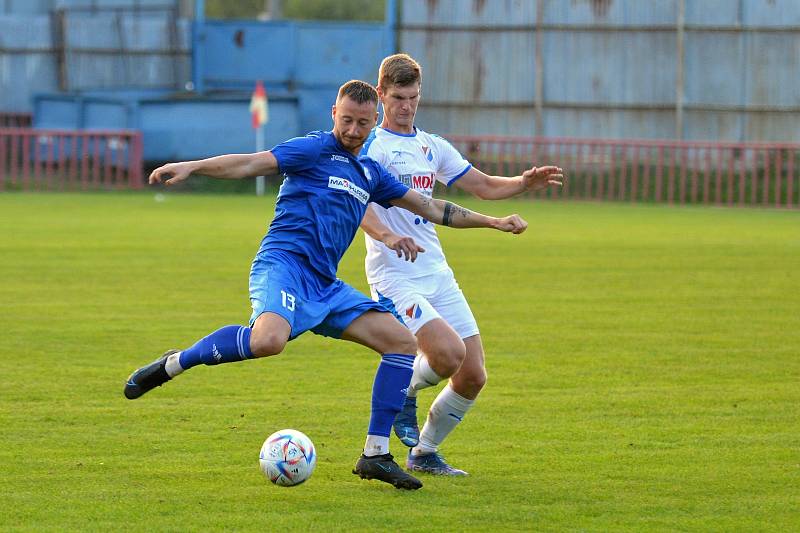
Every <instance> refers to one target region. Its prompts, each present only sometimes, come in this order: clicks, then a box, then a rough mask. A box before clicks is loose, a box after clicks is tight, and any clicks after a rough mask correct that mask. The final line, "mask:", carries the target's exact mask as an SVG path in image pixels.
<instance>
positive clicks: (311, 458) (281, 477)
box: [259, 429, 317, 487]
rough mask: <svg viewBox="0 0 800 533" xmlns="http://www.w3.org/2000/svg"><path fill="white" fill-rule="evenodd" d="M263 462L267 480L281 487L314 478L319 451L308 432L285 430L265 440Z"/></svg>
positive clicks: (261, 458) (262, 451) (262, 450)
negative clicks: (315, 448) (312, 475)
mask: <svg viewBox="0 0 800 533" xmlns="http://www.w3.org/2000/svg"><path fill="white" fill-rule="evenodd" d="M259 463H261V471H262V472H264V475H265V476H267V479H269V480H270V481H272V482H273V483H275V484H276V485H280V486H281V487H292V486H294V485H299V484H300V483H302V482H304V481H305V480H307V479H308V478H310V477H311V473H312V472H314V467H315V466H316V465H317V452H316V451H315V450H314V443H313V442H311V439H309V438H308V437H307V436H306V435H305V434H304V433H301V432H300V431H297V430H295V429H284V430H281V431H276V432H275V433H273V434H272V435H270V436H269V437H267V440H265V441H264V445H263V446H261V455H260V456H259Z"/></svg>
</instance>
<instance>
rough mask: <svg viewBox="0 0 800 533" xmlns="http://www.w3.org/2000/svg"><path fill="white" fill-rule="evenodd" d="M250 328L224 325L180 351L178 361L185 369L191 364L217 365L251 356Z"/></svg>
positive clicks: (190, 366) (191, 365)
mask: <svg viewBox="0 0 800 533" xmlns="http://www.w3.org/2000/svg"><path fill="white" fill-rule="evenodd" d="M251 331H252V330H251V329H250V328H246V327H244V326H225V327H224V328H220V329H218V330H217V331H215V332H214V333H212V334H210V335H207V336H205V337H203V338H202V339H200V340H199V341H197V342H196V343H194V345H193V346H192V347H191V348H187V349H185V350H184V351H182V352H181V355H180V358H179V363H180V365H181V368H183V369H184V370H187V369H189V368H192V367H193V366H196V365H199V364H201V363H202V364H204V365H218V364H220V363H232V362H234V361H243V360H244V359H250V358H251V357H253V352H251V351H250V332H251Z"/></svg>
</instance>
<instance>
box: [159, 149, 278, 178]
mask: <svg viewBox="0 0 800 533" xmlns="http://www.w3.org/2000/svg"><path fill="white" fill-rule="evenodd" d="M277 173H278V160H277V159H275V156H274V155H272V152H256V153H254V154H227V155H218V156H216V157H209V158H208V159H200V160H198V161H183V162H180V163H167V164H166V165H163V166H160V167H158V168H157V169H155V170H154V171H153V172H152V173H151V174H150V179H149V183H150V185H153V184H155V183H164V184H165V185H175V184H176V183H179V182H181V181H183V180H185V179H186V178H188V177H189V176H191V175H192V174H200V175H203V176H210V177H212V178H221V179H240V178H247V177H250V176H271V175H272V174H277Z"/></svg>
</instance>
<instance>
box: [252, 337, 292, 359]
mask: <svg viewBox="0 0 800 533" xmlns="http://www.w3.org/2000/svg"><path fill="white" fill-rule="evenodd" d="M285 347H286V339H284V338H283V337H282V336H281V335H277V334H275V333H271V332H267V333H262V334H260V335H253V336H251V337H250V351H251V352H253V356H254V357H269V356H270V355H277V354H279V353H281V352H282V351H283V349H284V348H285Z"/></svg>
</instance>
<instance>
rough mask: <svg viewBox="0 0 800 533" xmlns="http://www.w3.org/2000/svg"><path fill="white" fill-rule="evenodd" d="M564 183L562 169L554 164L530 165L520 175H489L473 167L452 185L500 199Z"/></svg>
mask: <svg viewBox="0 0 800 533" xmlns="http://www.w3.org/2000/svg"><path fill="white" fill-rule="evenodd" d="M563 184H564V171H563V170H562V169H561V168H559V167H556V166H545V167H531V168H529V169H528V170H526V171H525V172H523V173H522V175H521V176H514V177H506V176H490V175H488V174H484V173H483V172H481V171H480V170H478V169H477V168H475V167H472V168H471V169H469V171H468V172H467V173H466V174H464V175H463V176H461V177H460V178H459V179H458V180H456V182H455V184H454V186H455V187H458V188H459V189H462V190H465V191H467V192H468V193H470V194H472V195H473V196H476V197H477V198H480V199H481V200H502V199H504V198H511V197H512V196H516V195H518V194H522V193H523V192H525V191H538V190H541V189H545V188H547V187H554V186H555V187H560V186H561V185H563Z"/></svg>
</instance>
